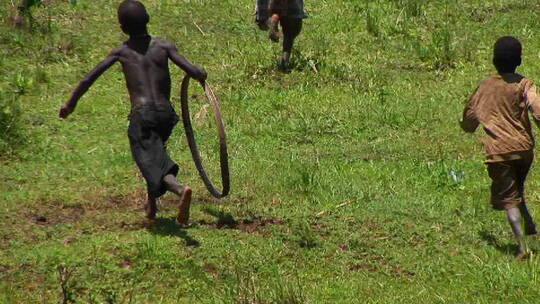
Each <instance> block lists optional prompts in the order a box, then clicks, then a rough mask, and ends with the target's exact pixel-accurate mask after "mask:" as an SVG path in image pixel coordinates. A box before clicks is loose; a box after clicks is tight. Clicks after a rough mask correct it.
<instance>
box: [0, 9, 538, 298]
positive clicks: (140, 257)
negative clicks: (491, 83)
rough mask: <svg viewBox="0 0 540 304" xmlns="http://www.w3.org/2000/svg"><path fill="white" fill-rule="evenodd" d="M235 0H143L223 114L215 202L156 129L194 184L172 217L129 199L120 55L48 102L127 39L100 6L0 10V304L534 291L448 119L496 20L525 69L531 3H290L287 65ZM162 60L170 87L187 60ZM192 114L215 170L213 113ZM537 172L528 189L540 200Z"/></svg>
mask: <svg viewBox="0 0 540 304" xmlns="http://www.w3.org/2000/svg"><path fill="white" fill-rule="evenodd" d="M252 2H253V1H249V0H240V1H239V0H234V1H233V0H222V1H202V0H189V1H188V0H185V1H171V0H168V1H146V2H145V3H146V5H147V8H148V10H149V12H150V16H151V23H150V31H151V33H152V34H154V35H156V36H159V37H163V38H166V39H169V40H171V41H174V42H175V43H176V44H177V45H178V49H179V50H180V52H181V53H182V54H184V55H185V56H186V57H187V58H189V59H190V60H191V61H193V62H194V63H196V64H199V65H201V66H203V67H204V68H205V69H206V70H207V71H208V73H209V81H210V82H211V83H212V84H213V85H214V86H215V88H216V90H215V91H216V94H217V95H218V96H220V98H221V102H222V111H223V115H224V117H225V120H226V124H227V131H228V140H229V149H230V151H229V153H230V167H231V177H232V191H231V195H230V196H229V197H228V198H226V199H223V200H216V199H213V198H211V197H210V196H209V194H208V193H207V191H206V190H205V189H204V186H203V185H202V183H201V181H200V179H199V177H198V175H197V172H196V170H195V167H194V165H193V162H192V161H191V157H190V153H189V151H188V148H187V145H186V139H185V137H184V135H183V133H182V129H181V126H180V125H179V126H178V128H177V129H176V131H175V134H174V135H173V136H172V138H171V140H170V144H169V149H170V152H171V155H172V157H173V158H174V159H175V160H177V161H178V163H179V164H180V167H181V172H180V176H179V177H180V179H181V180H182V181H184V182H186V183H188V184H190V185H191V186H192V187H193V188H194V204H193V207H192V219H191V222H192V225H191V227H189V228H187V229H179V228H178V227H177V226H176V225H175V224H174V221H173V218H174V216H175V214H176V202H175V197H174V196H172V195H166V196H165V197H164V198H163V199H162V200H161V202H160V213H159V214H158V215H159V219H158V220H157V222H156V223H155V224H149V223H147V222H146V221H145V220H144V218H143V212H142V210H141V209H140V205H141V203H142V202H143V201H144V199H145V193H144V191H145V187H144V183H143V181H142V178H141V177H140V175H139V174H138V172H137V169H136V167H135V164H134V163H133V161H132V159H131V155H130V152H129V144H128V140H127V136H126V129H127V119H126V118H127V114H128V112H129V101H128V95H127V91H126V88H125V84H124V81H123V75H122V73H121V69H120V66H119V65H117V66H115V67H114V68H112V69H111V70H110V71H108V72H107V73H106V74H104V75H103V76H102V77H101V78H100V79H99V80H98V81H97V82H96V83H95V84H94V86H93V87H92V88H91V89H90V90H89V91H88V92H87V93H86V95H85V96H84V97H83V98H82V100H81V102H80V103H79V106H78V108H77V109H76V112H75V113H74V114H73V115H72V116H70V118H69V119H68V120H66V121H63V120H60V119H58V118H57V111H58V109H59V107H60V106H61V105H62V104H63V103H64V102H65V101H66V100H67V99H68V98H69V95H70V93H71V91H72V90H73V89H74V88H75V86H76V84H77V82H78V81H79V80H80V79H81V78H82V77H83V76H84V75H85V73H87V72H88V71H89V70H90V69H92V68H93V66H94V65H95V64H97V63H98V62H99V61H100V60H102V59H103V58H104V57H105V56H106V55H107V54H108V52H109V51H110V50H111V49H113V48H114V47H116V46H117V45H118V44H119V43H121V42H122V41H123V40H125V39H126V37H125V36H124V35H123V34H122V33H121V31H120V30H119V27H118V25H117V22H116V20H115V18H116V5H117V4H116V3H114V4H113V5H111V2H110V1H103V0H99V1H98V0H96V1H82V0H81V1H71V3H70V2H68V1H58V0H53V1H44V5H43V6H37V7H33V8H32V9H31V14H32V16H33V18H34V22H33V23H32V25H27V26H25V27H23V28H21V29H13V28H11V27H9V26H8V25H7V24H4V23H3V24H1V25H0V96H1V97H2V98H1V99H2V100H1V101H0V111H3V109H5V108H7V107H13V109H20V111H19V112H18V113H19V114H17V113H15V112H13V113H15V114H12V112H10V113H9V115H8V114H6V115H5V116H2V114H0V126H2V123H6V122H7V123H9V124H10V125H13V128H14V129H13V130H16V131H13V132H12V133H10V134H9V136H5V137H4V136H2V137H0V150H1V151H2V152H1V153H2V154H1V156H0V210H1V211H2V212H1V215H0V223H1V224H0V303H62V301H65V303H238V304H239V303H242V304H244V303H257V304H262V303H410V302H413V301H416V302H422V303H518V302H519V303H536V302H537V299H538V298H539V297H540V292H539V290H538V283H539V282H538V280H539V275H540V269H539V265H538V259H537V258H536V257H533V258H532V259H531V260H530V261H527V262H516V261H514V259H513V257H512V254H513V250H514V247H513V240H512V236H511V231H510V229H509V227H508V224H507V223H506V221H505V219H504V216H503V214H502V213H498V212H494V211H492V210H490V208H489V206H488V203H487V201H488V191H489V190H488V187H489V180H488V177H487V174H486V172H485V168H484V165H483V164H482V160H483V155H482V153H483V151H482V147H481V145H480V143H479V141H478V139H477V138H476V137H475V136H468V135H465V134H463V133H462V132H461V130H460V129H459V126H458V124H457V121H458V119H459V118H460V116H461V110H462V107H463V104H464V101H465V100H466V99H467V97H468V96H469V94H470V93H471V92H472V91H473V90H474V88H475V85H476V83H478V82H479V81H481V80H482V79H483V78H485V77H486V76H488V75H490V74H492V73H494V69H493V68H492V66H491V65H490V61H491V59H490V56H491V47H492V45H493V43H494V42H495V40H496V38H498V37H499V36H502V35H514V36H516V37H518V38H519V39H520V40H521V41H522V42H523V44H524V60H523V67H520V69H519V71H520V72H521V73H523V74H524V75H526V76H529V77H532V78H533V79H538V78H539V77H540V74H539V73H538V70H539V68H540V64H539V63H538V49H537V47H536V46H537V45H539V43H540V38H538V36H537V35H536V34H535V33H536V32H535V29H536V28H538V26H539V22H540V21H539V20H538V18H537V16H538V13H540V5H539V4H538V3H536V2H534V1H523V0H490V1H479V0H472V1H420V0H415V1H382V0H379V1H376V0H372V1H345V0H329V1H307V2H306V8H307V9H308V11H309V15H310V18H309V19H306V20H305V23H304V31H303V32H302V34H301V35H300V37H299V38H298V41H297V51H295V54H294V56H293V66H294V69H293V70H292V71H291V73H285V74H284V73H280V72H278V71H277V69H276V68H275V65H276V59H277V58H278V54H279V46H278V45H275V44H272V43H270V42H269V41H268V39H267V38H266V37H267V36H266V34H265V33H263V32H260V31H258V30H257V28H256V26H255V24H254V23H253V18H254V17H253V15H252V14H253V3H252ZM73 3H75V4H73ZM4 6H5V7H6V8H9V4H5V5H4ZM11 12H12V10H10V9H6V10H1V11H0V14H2V18H3V19H6V18H7V16H8V14H10V13H11ZM195 24H196V25H197V26H199V27H200V28H201V29H202V30H203V32H204V35H203V34H202V33H201V32H200V31H199V30H198V29H197V26H196V25H195ZM312 66H315V67H316V69H317V72H315V71H314V70H313V68H312ZM171 70H172V73H173V75H172V76H173V79H174V86H173V95H174V98H173V102H174V103H175V104H176V105H177V104H178V89H179V83H180V80H181V78H182V72H181V71H180V70H179V69H177V68H172V69H171ZM193 93H194V94H195V95H197V96H199V97H200V96H202V91H201V90H198V89H196V88H195V87H193ZM202 106H203V101H202V99H201V98H197V99H194V103H193V104H192V105H191V107H192V108H191V109H192V112H193V113H196V112H197V111H199V109H200V108H201V107H202ZM2 113H5V112H2ZM4 117H7V118H4ZM195 126H196V128H197V130H196V131H197V135H198V140H199V145H200V147H201V150H202V151H203V152H204V153H203V157H204V158H205V160H206V164H207V166H208V167H209V170H210V173H211V174H212V176H213V177H214V179H216V180H217V178H218V173H219V166H218V147H217V136H216V133H215V130H214V126H213V123H212V117H211V115H207V116H206V118H203V119H202V120H201V121H199V122H197V123H196V124H195ZM10 132H11V131H10ZM478 133H479V134H481V132H478ZM538 177H539V175H538V173H537V170H536V169H533V171H532V173H531V175H530V177H529V180H528V193H527V196H528V199H529V202H530V205H531V209H532V212H533V213H534V215H535V216H536V217H537V218H540V211H539V208H540V206H539V205H538V201H539V199H540V191H539V187H540V182H539V179H538ZM530 246H531V247H532V248H533V249H535V250H540V242H538V241H536V240H530ZM62 286H63V287H64V291H63V292H62Z"/></svg>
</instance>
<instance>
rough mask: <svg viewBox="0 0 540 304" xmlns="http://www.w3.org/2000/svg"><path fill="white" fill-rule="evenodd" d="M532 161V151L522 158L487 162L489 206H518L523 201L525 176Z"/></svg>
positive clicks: (504, 208) (506, 207) (503, 208)
mask: <svg viewBox="0 0 540 304" xmlns="http://www.w3.org/2000/svg"><path fill="white" fill-rule="evenodd" d="M532 161H533V156H532V153H531V154H530V155H529V156H527V157H524V158H521V159H515V160H508V161H501V162H493V163H487V170H488V173H489V177H490V178H491V181H492V183H491V206H492V208H493V209H496V210H506V209H510V208H513V207H518V205H519V204H521V203H522V202H525V178H526V177H527V174H528V173H529V169H530V168H531V165H532Z"/></svg>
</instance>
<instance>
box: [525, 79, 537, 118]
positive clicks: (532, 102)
mask: <svg viewBox="0 0 540 304" xmlns="http://www.w3.org/2000/svg"><path fill="white" fill-rule="evenodd" d="M525 102H526V103H527V107H528V108H529V110H530V111H531V112H532V116H533V120H534V122H535V123H536V126H537V127H539V128H540V96H538V92H537V91H536V85H535V84H534V83H532V81H531V83H530V84H527V85H526V86H525Z"/></svg>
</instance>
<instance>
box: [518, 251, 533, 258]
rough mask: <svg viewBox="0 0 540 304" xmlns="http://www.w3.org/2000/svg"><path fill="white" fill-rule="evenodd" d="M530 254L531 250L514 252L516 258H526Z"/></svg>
mask: <svg viewBox="0 0 540 304" xmlns="http://www.w3.org/2000/svg"><path fill="white" fill-rule="evenodd" d="M531 256H532V252H531V251H530V250H526V251H518V253H516V259H518V260H527V259H529V258H530V257H531Z"/></svg>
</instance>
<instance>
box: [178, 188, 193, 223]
mask: <svg viewBox="0 0 540 304" xmlns="http://www.w3.org/2000/svg"><path fill="white" fill-rule="evenodd" d="M190 205H191V188H190V187H189V186H184V191H183V192H182V196H181V197H180V207H179V209H180V210H179V211H178V216H177V217H176V222H177V223H178V224H179V225H187V223H188V221H189V206H190Z"/></svg>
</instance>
